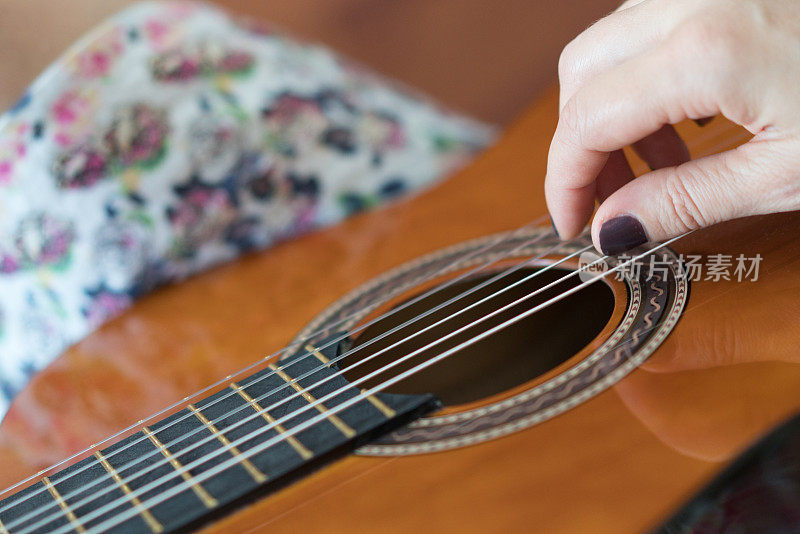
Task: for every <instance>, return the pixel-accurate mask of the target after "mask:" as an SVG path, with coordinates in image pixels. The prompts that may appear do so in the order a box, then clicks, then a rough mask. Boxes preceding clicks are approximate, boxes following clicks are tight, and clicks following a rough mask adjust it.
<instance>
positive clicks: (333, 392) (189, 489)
mask: <svg viewBox="0 0 800 534" xmlns="http://www.w3.org/2000/svg"><path fill="white" fill-rule="evenodd" d="M341 337H342V336H341V334H338V335H337V337H336V339H340V338H341ZM327 344H330V347H327V348H323V349H321V350H317V349H316V348H314V347H309V349H313V350H301V351H299V352H298V353H296V354H294V355H293V356H292V357H290V358H288V359H285V360H283V361H281V362H280V364H279V365H278V366H276V365H272V364H270V365H269V366H268V367H266V368H265V369H263V370H261V371H259V372H257V373H255V374H253V375H251V376H249V377H247V378H246V379H243V380H240V381H239V382H231V383H230V384H228V387H227V388H226V389H223V390H221V391H218V392H217V393H215V394H213V395H211V396H208V397H206V398H203V399H202V400H200V401H197V402H195V403H193V404H188V405H187V406H186V407H185V408H184V409H182V410H180V411H178V412H176V413H174V414H172V415H170V416H169V417H166V418H164V419H162V420H160V421H157V422H156V423H154V424H151V425H146V426H142V427H141V430H140V431H138V432H136V433H135V434H132V435H130V436H128V437H127V438H126V439H124V440H122V441H120V442H118V443H116V444H114V445H112V446H110V447H108V448H106V449H103V450H99V451H95V453H94V455H93V456H89V457H87V458H84V459H83V460H82V461H80V462H78V463H76V464H73V465H72V466H70V467H68V468H66V469H64V470H62V471H59V472H57V473H55V474H53V475H51V476H49V477H44V478H42V480H40V481H39V482H37V483H36V484H33V485H31V486H29V487H27V488H25V489H24V490H22V491H20V492H19V493H17V494H15V495H12V496H11V497H8V498H6V499H5V500H3V501H0V533H6V532H14V533H16V532H36V533H38V532H53V531H60V532H75V531H77V532H86V531H91V530H94V529H97V530H103V531H105V530H115V531H120V532H121V531H125V532H172V531H175V530H180V529H185V528H188V527H196V526H198V525H199V524H202V523H205V522H207V521H209V520H211V519H213V518H214V517H217V516H219V515H220V514H222V513H225V512H226V511H227V510H229V509H230V508H231V507H235V506H238V505H241V504H243V503H244V502H247V501H248V500H250V499H253V498H255V497H259V496H262V495H264V494H265V493H269V492H271V491H274V490H276V489H277V488H279V487H281V486H283V485H285V484H287V483H289V482H291V481H292V480H294V479H295V478H297V477H299V476H302V475H303V474H305V473H307V472H309V471H311V470H313V469H317V468H319V467H320V466H321V465H323V464H325V463H328V462H330V461H332V460H334V459H336V458H338V457H340V456H343V455H346V454H348V453H349V452H351V451H352V450H353V449H354V448H355V447H357V446H358V445H360V444H362V443H364V442H366V441H369V440H370V439H374V438H375V437H377V436H379V435H381V434H383V433H385V432H388V431H390V430H392V429H394V428H396V427H398V426H400V425H403V424H405V423H407V422H409V421H411V420H413V419H415V418H417V417H419V416H421V415H423V414H424V413H427V412H429V411H431V410H433V409H435V408H437V407H438V401H437V400H436V399H435V397H433V396H431V395H396V394H386V393H377V394H375V395H370V396H365V395H364V393H363V392H362V391H361V390H360V389H358V388H356V387H354V386H352V385H351V384H350V383H348V382H347V380H345V379H344V378H343V377H342V376H341V373H339V369H338V368H337V367H336V366H335V364H332V363H330V361H329V360H330V359H331V358H333V357H335V356H336V355H337V350H338V348H337V346H338V344H337V343H333V342H331V343H327V342H325V341H323V342H322V343H320V346H321V347H324V346H325V345H327ZM321 399H324V400H325V402H320V400H321Z"/></svg>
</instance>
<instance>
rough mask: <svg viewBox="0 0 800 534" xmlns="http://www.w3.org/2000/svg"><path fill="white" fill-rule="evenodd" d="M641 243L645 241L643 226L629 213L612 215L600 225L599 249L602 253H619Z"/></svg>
mask: <svg viewBox="0 0 800 534" xmlns="http://www.w3.org/2000/svg"><path fill="white" fill-rule="evenodd" d="M643 243H647V234H646V233H645V232H644V226H642V223H640V222H639V219H637V218H636V217H633V216H631V215H620V216H619V217H614V218H613V219H609V220H607V221H606V222H604V223H603V226H601V227H600V250H602V251H603V254H607V255H611V254H619V253H620V252H625V251H626V250H630V249H632V248H633V247H638V246H639V245H641V244H643Z"/></svg>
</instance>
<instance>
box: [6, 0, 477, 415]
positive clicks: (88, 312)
mask: <svg viewBox="0 0 800 534" xmlns="http://www.w3.org/2000/svg"><path fill="white" fill-rule="evenodd" d="M489 139H490V131H489V130H488V129H487V128H486V127H485V126H482V125H480V124H478V123H476V122H473V121H470V120H468V119H466V118H464V117H460V116H456V115H454V114H452V113H448V112H444V111H442V110H440V109H437V108H435V107H433V106H432V105H431V104H430V103H429V102H426V101H422V100H420V99H419V98H417V97H413V96H409V95H408V94H405V93H404V92H402V91H400V90H398V89H397V88H394V87H392V86H390V85H389V84H387V83H386V81H385V80H382V79H380V78H378V77H376V76H374V75H371V74H369V73H367V72H366V71H364V70H363V69H362V68H360V67H357V66H355V65H353V64H351V63H349V62H348V61H346V60H343V59H341V58H339V57H337V56H336V55H334V54H332V53H331V52H329V51H327V50H325V49H323V48H320V47H317V46H310V45H307V44H301V43H298V42H296V41H294V40H291V39H290V38H287V37H286V36H284V35H281V34H279V33H275V32H273V31H271V30H269V29H266V28H264V27H260V26H257V25H253V24H250V23H247V22H241V21H236V20H233V19H232V18H230V17H228V16H227V15H226V14H225V13H223V12H222V11H220V10H218V9H216V8H214V7H212V6H210V5H207V4H197V3H187V2H164V3H143V4H137V5H135V6H134V7H132V8H130V9H128V10H126V11H124V12H122V13H120V14H119V15H117V16H115V17H114V18H113V19H111V20H110V21H108V22H107V23H105V24H104V25H102V26H101V27H99V28H97V29H96V30H95V31H93V32H92V33H91V34H90V35H89V36H87V37H86V38H85V39H83V40H82V41H81V42H79V43H78V44H77V45H76V46H75V47H73V49H72V50H71V51H69V52H68V53H67V54H66V55H65V56H64V57H62V58H61V59H60V60H59V61H58V62H56V63H55V64H54V65H52V66H51V67H50V68H49V69H48V70H47V71H45V73H44V74H43V75H42V76H41V77H40V78H39V79H38V80H37V81H36V82H35V83H34V84H33V85H32V87H31V89H30V90H29V92H28V93H27V94H26V95H25V96H24V97H23V98H22V99H21V100H20V102H19V103H18V104H17V105H16V106H15V107H14V108H13V109H11V110H9V111H8V112H7V113H5V114H4V115H2V116H0V417H2V415H3V414H4V413H5V411H6V409H7V407H8V405H9V402H10V401H11V399H12V398H13V396H14V394H15V393H16V392H18V391H19V390H20V389H21V388H22V387H24V385H25V384H26V383H27V381H28V380H29V378H30V377H31V375H32V374H33V373H34V372H35V371H37V370H39V369H41V368H43V367H44V366H46V365H47V364H48V363H49V362H50V361H52V360H53V359H54V358H55V357H57V356H58V355H59V354H60V353H61V352H62V351H63V350H64V349H65V348H66V347H67V346H69V345H70V344H73V343H75V342H77V341H78V340H80V339H81V338H83V337H84V336H86V335H87V334H88V333H90V332H91V331H92V330H94V329H95V328H97V327H98V326H99V325H101V324H102V323H103V322H105V321H107V320H108V319H109V318H111V317H113V316H115V315H117V314H119V313H120V312H121V311H122V310H124V309H125V308H127V307H128V306H130V305H131V303H132V302H133V301H134V300H135V299H136V298H137V297H138V296H140V295H142V294H143V293H145V292H147V291H149V290H150V289H152V288H154V287H156V286H158V285H160V284H163V283H167V282H173V281H176V280H180V279H182V278H184V277H186V276H188V275H191V274H192V273H196V272H198V271H200V270H202V269H205V268H207V267H209V266H211V265H214V264H217V263H219V262H223V261H226V260H230V259H232V258H235V257H236V256H238V255H240V254H242V253H243V252H247V251H251V250H258V249H263V248H266V247H268V246H270V245H271V244H273V243H275V242H277V241H280V240H283V239H287V238H290V237H292V236H295V235H297V234H300V233H303V232H307V231H309V230H312V229H314V228H319V227H322V226H325V225H329V224H331V223H334V222H336V221H338V220H340V219H342V218H344V217H346V216H348V215H350V214H352V213H355V212H358V211H361V210H364V209H367V208H372V207H374V206H377V205H379V204H380V203H382V202H384V201H387V200H391V199H394V198H397V197H398V196H400V195H403V194H405V193H407V192H410V191H413V190H417V189H419V188H421V187H424V186H426V185H428V184H430V183H431V182H433V181H434V180H436V179H438V178H440V177H442V176H443V175H445V174H446V173H448V172H450V171H452V170H453V169H454V168H456V167H457V166H459V165H460V164H462V163H463V162H465V160H466V159H467V158H469V156H470V155H471V154H473V153H474V151H475V150H477V149H478V148H480V147H482V146H484V145H485V144H486V143H487V142H488V141H489Z"/></svg>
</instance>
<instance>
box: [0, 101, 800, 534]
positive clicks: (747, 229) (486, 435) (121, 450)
mask: <svg viewBox="0 0 800 534" xmlns="http://www.w3.org/2000/svg"><path fill="white" fill-rule="evenodd" d="M556 119H557V96H556V93H555V92H554V91H550V92H548V93H547V94H546V95H545V96H544V97H542V98H541V99H540V100H539V101H538V102H536V103H535V104H534V105H533V106H532V107H531V108H529V109H528V111H527V112H526V113H524V115H523V116H522V117H521V118H520V119H519V120H518V121H517V122H516V123H515V124H514V125H513V126H512V127H511V128H510V129H509V130H508V132H507V133H506V134H505V135H504V137H503V138H502V139H501V140H500V142H499V143H498V144H497V145H496V146H495V147H493V148H491V149H490V150H488V151H487V152H486V153H485V154H483V155H482V156H481V157H480V158H479V159H478V160H477V161H475V162H474V164H472V165H471V166H470V167H469V168H467V169H465V170H464V171H462V172H460V173H459V174H458V175H456V176H454V177H453V178H451V179H450V180H448V181H447V182H445V183H443V184H442V185H440V186H438V187H437V188H435V189H433V190H431V191H428V192H426V193H425V194H423V195H421V196H419V197H418V198H414V199H412V200H408V201H404V202H401V203H397V204H395V205H392V206H390V207H388V208H387V209H384V210H381V211H378V212H372V213H366V214H362V215H359V216H356V217H355V218H352V219H350V220H348V221H346V222H345V223H343V224H341V225H339V226H337V227H336V228H332V229H328V230H325V231H321V232H317V233H313V234H311V235H307V236H305V237H303V238H300V239H298V240H296V241H293V242H288V243H284V244H281V245H279V246H277V247H275V248H273V249H271V250H269V251H268V252H264V253H260V254H255V255H252V256H250V257H247V258H244V259H242V260H239V261H236V262H234V263H231V264H229V265H226V266H223V267H221V268H218V269H215V270H213V271H211V272H208V273H206V274H203V275H200V276H197V277H195V278H193V279H191V280H189V281H187V282H185V283H182V284H180V285H176V286H172V287H167V288H164V289H161V290H159V291H157V292H155V293H153V294H151V295H149V296H147V297H145V298H144V299H142V300H141V301H140V302H138V303H137V304H136V305H135V306H134V307H133V308H132V309H131V310H129V311H128V312H126V313H125V314H123V315H122V316H121V317H119V318H117V319H115V320H113V321H111V322H110V323H108V324H107V325H105V326H104V327H102V328H101V329H100V330H99V331H97V332H96V333H94V334H93V335H91V336H89V337H88V338H87V339H85V340H84V341H82V342H81V343H79V344H78V345H76V346H74V347H72V348H71V349H70V350H68V351H67V352H66V353H65V354H64V355H62V356H61V358H60V359H59V360H57V361H56V362H55V363H54V364H52V365H51V366H50V367H49V368H48V369H46V370H45V371H44V372H42V373H41V374H40V375H39V376H37V377H36V378H35V379H34V380H33V382H32V383H31V384H30V386H29V387H28V388H27V389H26V390H25V391H23V392H22V393H21V394H20V395H19V396H18V397H17V398H16V400H15V402H14V404H13V406H12V408H11V410H10V412H9V414H8V416H7V417H6V418H5V420H4V421H3V423H2V426H0V486H2V487H6V486H7V487H8V488H9V489H7V490H6V491H5V492H4V493H2V494H0V499H2V501H0V521H1V522H2V523H0V532H2V533H5V532H11V533H15V534H16V533H18V532H99V531H106V530H111V531H119V532H171V531H179V530H187V529H195V528H197V529H199V528H203V529H205V530H206V531H208V532H251V531H258V532H267V531H269V532H293V531H294V532H297V531H306V532H348V531H349V532H352V531H354V530H355V531H360V530H364V529H368V530H370V531H380V532H409V531H413V530H415V529H416V530H422V529H425V530H432V529H436V530H441V531H455V530H456V529H457V530H458V531H460V532H473V531H475V532H485V531H500V530H511V529H513V530H531V529H535V530H540V531H548V532H551V531H591V532H604V531H613V532H619V531H641V530H647V529H651V528H657V527H658V526H659V525H661V524H662V523H663V521H665V520H666V519H667V518H668V517H670V515H672V514H673V513H674V512H675V510H677V509H678V508H679V507H680V506H681V505H682V504H684V503H685V502H686V501H687V499H689V498H690V497H691V495H692V494H694V493H695V492H697V491H698V490H699V489H701V488H702V487H703V486H704V485H705V484H707V482H708V481H709V480H711V479H712V478H713V477H714V476H715V474H717V473H719V472H720V470H722V469H723V468H725V467H726V466H727V465H729V464H731V462H732V461H733V460H734V458H736V457H737V456H738V455H739V454H740V453H741V452H742V451H743V450H745V449H746V448H747V447H748V445H750V444H751V443H752V442H753V441H754V440H756V439H757V438H759V437H760V436H762V435H764V434H765V433H766V432H768V431H769V430H770V429H771V428H772V427H773V426H775V425H776V424H778V423H780V422H781V421H783V420H785V419H786V418H788V417H790V416H791V415H792V414H793V413H794V412H795V411H796V410H797V409H798V407H800V398H799V397H798V394H797V392H798V391H800V365H798V361H797V358H798V356H797V351H796V346H797V344H798V342H800V329H799V328H798V327H797V325H796V317H797V309H798V307H797V301H796V296H797V294H798V292H797V289H798V284H800V282H798V280H800V245H798V239H797V236H798V235H799V234H800V215H798V214H797V213H789V214H779V215H772V216H766V217H757V218H749V219H743V220H738V221H732V222H729V223H725V224H720V225H717V226H715V227H713V228H710V229H707V230H702V231H697V232H694V233H691V234H689V235H686V236H682V237H680V238H677V239H675V240H671V241H669V242H667V243H665V244H649V245H645V246H643V247H640V248H638V249H635V250H634V251H632V252H631V253H630V254H629V255H625V256H620V257H616V258H605V257H600V256H595V255H593V248H592V247H591V243H590V241H589V240H588V238H587V237H586V236H582V237H580V238H578V239H576V240H573V241H569V242H564V243H562V242H560V241H559V240H558V239H557V238H556V237H555V236H554V235H553V232H552V230H551V229H550V226H549V222H548V219H547V218H546V217H543V214H545V213H546V208H545V205H544V199H543V195H542V193H541V192H542V180H543V177H544V174H545V161H546V147H547V146H548V142H549V138H550V136H551V133H552V130H553V128H554V126H555V124H556ZM678 130H679V132H680V133H681V135H682V136H683V137H684V139H685V140H686V141H687V144H688V146H689V147H690V149H691V151H692V154H693V155H694V156H700V155H704V154H709V153H713V152H718V151H721V150H723V149H726V148H729V147H732V146H735V145H737V144H740V143H742V142H745V141H746V140H747V139H748V138H749V136H748V134H747V132H745V131H744V130H742V129H740V128H738V127H735V126H734V125H732V124H730V123H728V122H726V121H725V120H724V119H721V118H718V119H716V120H715V121H713V122H712V123H711V124H709V125H707V126H706V127H704V128H700V127H698V126H696V125H694V124H692V123H686V124H680V125H678ZM636 165H638V168H637V169H636V170H637V171H638V172H642V171H643V170H644V164H643V163H642V162H641V161H636ZM531 221H533V222H531ZM398 266H399V267H398ZM287 343H288V345H287ZM267 354H269V356H267V357H265V355H267ZM210 384H211V386H209V385H210ZM154 414H155V415H154ZM109 436H111V438H109ZM65 458H66V460H65Z"/></svg>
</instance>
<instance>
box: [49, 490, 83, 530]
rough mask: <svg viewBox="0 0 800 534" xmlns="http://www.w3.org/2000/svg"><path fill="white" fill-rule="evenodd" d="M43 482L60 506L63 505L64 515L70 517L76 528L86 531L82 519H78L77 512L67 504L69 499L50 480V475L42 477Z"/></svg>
mask: <svg viewBox="0 0 800 534" xmlns="http://www.w3.org/2000/svg"><path fill="white" fill-rule="evenodd" d="M42 482H44V485H45V487H46V488H47V491H49V492H50V495H52V496H53V498H54V499H55V500H56V502H57V503H58V506H60V507H61V511H62V512H64V515H66V516H67V519H69V522H70V523H71V524H72V526H73V527H74V528H75V530H76V531H78V532H86V529H85V528H83V525H81V523H80V521H78V518H77V517H76V516H75V514H74V513H73V512H72V509H71V508H70V507H69V505H68V504H67V501H65V500H64V498H63V497H62V496H61V494H60V493H59V492H58V490H57V489H56V487H55V486H54V485H53V483H52V482H51V481H50V479H49V478H48V477H44V478H43V479H42Z"/></svg>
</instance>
